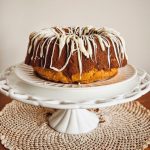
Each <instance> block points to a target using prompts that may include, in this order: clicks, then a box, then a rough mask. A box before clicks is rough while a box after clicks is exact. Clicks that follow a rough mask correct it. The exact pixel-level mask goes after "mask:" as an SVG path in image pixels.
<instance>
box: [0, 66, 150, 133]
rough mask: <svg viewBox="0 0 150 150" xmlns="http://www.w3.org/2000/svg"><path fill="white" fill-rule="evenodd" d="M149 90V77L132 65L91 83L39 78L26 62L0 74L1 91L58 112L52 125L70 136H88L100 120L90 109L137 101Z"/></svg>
mask: <svg viewBox="0 0 150 150" xmlns="http://www.w3.org/2000/svg"><path fill="white" fill-rule="evenodd" d="M149 91H150V75H149V74H147V73H146V72H145V71H143V70H140V69H136V68H135V67H133V66H132V65H127V66H126V67H123V68H120V69H119V73H118V74H117V75H116V76H115V77H113V78H111V79H109V80H105V81H98V82H94V83H92V84H78V85H77V84H62V83H54V82H50V81H45V80H43V79H40V78H39V77H37V76H36V75H35V74H34V72H33V69H32V67H30V66H27V65H25V64H23V63H21V64H19V65H16V66H12V67H10V68H8V69H6V70H5V71H4V72H2V73H1V74H0V92H1V93H3V94H5V95H7V96H10V97H11V98H12V99H16V100H18V101H21V102H24V103H28V104H32V105H36V106H42V107H48V108H56V109H58V110H57V111H56V112H54V113H53V114H52V116H51V117H49V119H48V121H49V125H50V126H51V127H52V128H54V129H55V130H57V131H59V132H63V133H68V134H80V133H87V132H89V131H91V130H93V129H94V128H96V127H97V125H98V122H99V119H98V117H97V116H96V114H94V113H92V112H90V111H88V110H87V108H102V107H108V106H112V105H116V104H121V103H125V102H129V101H133V100H136V99H137V98H139V97H141V96H142V95H144V94H145V93H147V92H149Z"/></svg>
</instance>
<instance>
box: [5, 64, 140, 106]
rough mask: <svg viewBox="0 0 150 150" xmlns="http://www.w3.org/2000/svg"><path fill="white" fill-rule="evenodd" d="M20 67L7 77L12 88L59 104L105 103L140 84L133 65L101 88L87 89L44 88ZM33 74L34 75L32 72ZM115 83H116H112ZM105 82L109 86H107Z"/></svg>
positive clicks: (51, 84)
mask: <svg viewBox="0 0 150 150" xmlns="http://www.w3.org/2000/svg"><path fill="white" fill-rule="evenodd" d="M20 66H22V65H19V66H18V65H17V66H16V67H15V70H14V71H13V72H12V73H11V74H10V75H9V76H8V77H7V82H8V83H9V85H10V86H11V87H12V88H14V89H16V90H19V91H20V92H23V93H26V94H28V95H32V96H34V97H38V98H39V99H41V100H51V101H56V100H57V101H59V102H60V101H61V102H68V103H70V102H72V103H77V102H88V101H93V100H102V101H104V100H105V99H109V98H112V97H115V96H118V95H120V94H122V93H128V92H129V91H131V90H132V89H133V88H134V87H135V86H136V85H137V84H138V81H139V78H138V76H137V71H136V69H135V68H134V67H132V66H131V65H127V66H126V67H124V68H122V69H121V70H120V71H119V73H118V75H117V76H116V77H114V78H111V79H110V80H106V81H102V82H100V83H101V85H99V86H98V85H97V84H96V82H95V83H93V84H90V86H87V87H86V85H85V84H84V85H83V86H82V87H79V86H78V87H76V88H75V87H73V86H72V85H70V84H60V83H53V82H50V85H49V86H47V84H46V85H45V86H44V84H43V85H42V84H41V83H40V84H39V83H37V82H35V80H33V82H32V79H31V77H33V78H36V79H37V80H39V81H41V82H42V81H43V80H41V79H40V78H38V77H36V76H35V75H34V76H33V75H32V76H30V75H29V73H25V71H24V70H21V67H20ZM19 71H20V72H19ZM26 71H27V70H26ZM27 72H28V71H27ZM31 74H33V72H32V71H31ZM117 79H118V80H119V79H120V80H119V82H117ZM29 80H31V81H29ZM113 81H114V83H112V82H113ZM105 82H106V83H107V84H105ZM108 82H110V84H108ZM57 84H58V85H57ZM37 85H38V86H37ZM41 85H42V86H41ZM59 85H61V86H59ZM66 86H67V87H66ZM69 86H71V87H69ZM45 87H46V88H45Z"/></svg>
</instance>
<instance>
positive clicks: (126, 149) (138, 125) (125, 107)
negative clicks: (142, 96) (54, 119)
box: [0, 101, 150, 150]
mask: <svg viewBox="0 0 150 150" xmlns="http://www.w3.org/2000/svg"><path fill="white" fill-rule="evenodd" d="M101 110H102V111H101ZM101 110H99V109H93V110H91V111H94V112H95V113H97V115H99V117H100V119H101V120H102V119H103V117H102V116H104V118H105V119H103V120H102V121H101V122H100V123H99V126H98V127H97V128H96V129H95V130H93V131H92V132H90V133H87V134H80V135H68V134H63V133H59V132H56V131H54V130H53V129H52V128H50V127H49V126H48V123H47V117H48V116H49V115H51V113H53V112H54V111H55V110H53V109H48V108H42V107H37V106H32V105H29V104H24V103H21V102H18V101H13V102H11V103H10V104H8V105H7V106H6V107H5V108H4V109H3V110H2V111H1V112H0V139H1V140H2V144H3V145H4V146H5V147H6V148H8V149H11V150H48V149H49V150H75V149H76V150H79V149H80V150H138V149H144V148H146V147H147V146H148V142H150V111H149V110H147V109H146V108H144V107H143V106H142V105H141V104H140V103H138V102H130V103H126V104H121V105H116V106H112V107H109V108H104V109H101ZM102 114H103V115H102ZM104 120H105V121H104Z"/></svg>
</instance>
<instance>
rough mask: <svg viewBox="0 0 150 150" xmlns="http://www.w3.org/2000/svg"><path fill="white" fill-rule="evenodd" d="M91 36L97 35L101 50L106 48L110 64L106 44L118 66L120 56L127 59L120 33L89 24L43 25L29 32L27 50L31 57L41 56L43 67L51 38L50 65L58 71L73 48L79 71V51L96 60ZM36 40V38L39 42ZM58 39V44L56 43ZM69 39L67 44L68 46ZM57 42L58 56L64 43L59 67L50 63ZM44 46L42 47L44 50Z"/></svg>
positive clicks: (93, 37) (80, 68)
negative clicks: (72, 25)
mask: <svg viewBox="0 0 150 150" xmlns="http://www.w3.org/2000/svg"><path fill="white" fill-rule="evenodd" d="M95 38H97V39H98V41H99V44H100V46H101V49H102V51H106V52H107V59H108V66H109V68H110V66H111V61H110V57H111V56H110V45H112V46H113V49H114V53H115V57H116V60H117V62H118V65H119V67H121V66H122V60H123V59H124V57H126V59H127V54H126V51H125V41H124V39H123V38H122V37H121V36H120V34H119V33H118V32H116V31H114V30H113V29H110V28H99V29H96V28H93V27H67V28H62V27H52V28H48V29H43V30H41V31H39V32H33V33H31V35H30V43H29V45H28V54H30V53H31V50H32V57H31V59H32V60H34V59H35V58H38V57H40V58H42V57H44V64H43V67H44V68H45V67H46V60H47V55H48V51H49V49H50V44H51V43H52V41H53V42H54V45H53V48H52V49H51V50H52V56H51V60H50V66H49V68H50V69H53V70H55V71H62V70H63V69H65V67H66V66H67V64H68V62H69V60H70V58H71V55H72V54H73V53H74V52H77V56H78V65H79V70H80V75H81V74H82V55H84V56H85V57H86V58H88V59H93V56H94V59H95V60H94V61H97V60H96V53H97V44H96V42H95ZM39 41H40V42H39ZM58 43H59V44H58ZM69 43H70V47H69ZM56 44H58V46H59V56H58V59H59V58H60V57H61V55H62V50H63V48H64V46H65V45H66V46H67V56H68V57H67V59H66V62H65V64H64V65H63V66H62V67H61V68H56V67H54V66H53V56H54V53H55V46H56ZM44 47H46V50H45V54H44ZM39 49H40V55H38V50H39Z"/></svg>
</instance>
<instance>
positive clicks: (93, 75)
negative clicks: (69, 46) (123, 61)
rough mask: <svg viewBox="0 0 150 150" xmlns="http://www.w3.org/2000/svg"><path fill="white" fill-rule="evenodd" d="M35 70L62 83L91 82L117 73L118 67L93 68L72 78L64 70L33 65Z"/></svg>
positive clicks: (42, 75) (44, 76)
mask: <svg viewBox="0 0 150 150" xmlns="http://www.w3.org/2000/svg"><path fill="white" fill-rule="evenodd" d="M33 69H34V71H35V72H36V73H37V74H38V75H39V76H40V77H42V78H44V79H47V80H50V81H55V82H62V83H91V82H94V81H97V80H105V79H109V78H111V77H113V76H114V75H116V74H117V72H118V69H117V68H112V69H111V70H107V71H106V70H105V71H104V70H100V71H98V70H96V69H92V70H90V71H89V72H85V73H83V74H82V75H81V77H80V74H79V73H77V74H74V75H72V76H71V77H70V78H68V77H67V76H65V75H64V74H63V73H62V72H56V71H53V70H50V69H43V68H41V67H33Z"/></svg>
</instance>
